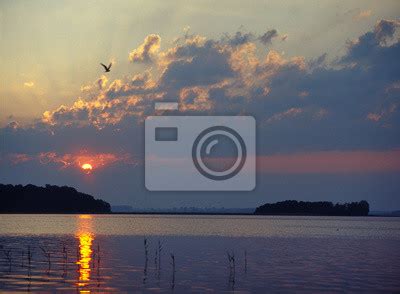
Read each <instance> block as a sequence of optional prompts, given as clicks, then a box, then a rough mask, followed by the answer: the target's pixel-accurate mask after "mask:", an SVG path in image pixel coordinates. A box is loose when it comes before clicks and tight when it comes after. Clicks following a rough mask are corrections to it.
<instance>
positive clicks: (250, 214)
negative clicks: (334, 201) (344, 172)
mask: <svg viewBox="0 0 400 294" xmlns="http://www.w3.org/2000/svg"><path fill="white" fill-rule="evenodd" d="M7 214H12V215H16V214H23V215H28V214H32V215H49V214H55V215H84V214H90V215H196V216H201V215H208V216H210V215H214V216H218V215H221V216H256V217H268V216H313V217H314V216H315V217H400V215H398V214H389V213H388V214H370V215H365V216H355V215H347V216H340V215H316V214H312V215H311V214H268V215H265V214H264V215H260V214H253V213H217V212H146V211H145V212H106V213H101V212H99V213H77V212H65V213H23V212H8V213H0V215H7Z"/></svg>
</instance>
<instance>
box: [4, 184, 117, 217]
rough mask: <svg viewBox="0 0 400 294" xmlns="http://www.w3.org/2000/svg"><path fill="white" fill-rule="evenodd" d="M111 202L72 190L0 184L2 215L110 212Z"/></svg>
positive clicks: (49, 186) (57, 187)
mask: <svg viewBox="0 0 400 294" xmlns="http://www.w3.org/2000/svg"><path fill="white" fill-rule="evenodd" d="M110 212H111V206H110V204H109V203H107V202H105V201H103V200H100V199H95V198H94V197H93V196H91V195H88V194H85V193H81V192H78V191H77V190H76V189H75V188H72V187H67V186H63V187H59V186H53V185H46V186H45V187H38V186H35V185H31V184H29V185H26V186H23V185H15V186H14V185H3V184H0V213H110Z"/></svg>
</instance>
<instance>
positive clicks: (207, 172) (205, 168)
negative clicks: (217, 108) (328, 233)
mask: <svg viewBox="0 0 400 294" xmlns="http://www.w3.org/2000/svg"><path fill="white" fill-rule="evenodd" d="M221 142H224V143H227V145H228V146H225V148H226V149H230V150H234V153H235V156H234V157H235V158H233V159H232V158H226V157H225V158H216V159H217V161H219V162H223V161H226V162H228V165H227V166H225V167H224V168H223V169H222V170H221V169H220V168H216V167H215V166H214V167H213V166H212V164H211V165H210V164H209V163H207V161H206V160H205V158H204V155H209V154H210V153H211V150H212V149H213V148H215V147H214V146H216V145H218V144H220V143H221ZM229 145H230V146H229ZM192 159H193V163H194V165H195V167H196V168H197V170H198V171H199V172H200V173H201V174H202V175H203V176H205V177H207V178H209V179H212V180H218V181H220V180H227V179H230V178H232V177H234V176H235V175H236V174H237V173H238V172H239V171H240V170H241V169H242V167H243V165H244V163H245V162H246V145H245V143H244V141H243V139H242V137H241V136H240V135H239V134H238V133H237V132H236V131H235V130H233V129H231V128H228V127H225V126H215V127H211V128H208V129H206V130H204V131H202V132H201V133H200V134H199V135H198V136H197V138H196V140H195V141H194V143H193V148H192Z"/></svg>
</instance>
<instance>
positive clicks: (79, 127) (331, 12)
mask: <svg viewBox="0 0 400 294" xmlns="http://www.w3.org/2000/svg"><path fill="white" fill-rule="evenodd" d="M81 2H82V1H1V2H0V11H1V13H0V41H1V46H0V56H1V68H0V80H1V87H0V99H1V101H0V103H1V104H0V109H1V111H0V136H1V149H0V182H1V183H5V184H7V183H11V184H28V183H32V184H36V185H44V184H47V183H49V184H56V185H68V186H73V187H76V188H77V189H78V190H80V191H82V192H86V193H90V194H92V195H94V196H96V197H99V198H102V199H104V200H106V201H108V202H110V203H111V204H114V205H115V204H128V205H132V206H133V207H140V208H142V207H143V208H164V207H180V206H197V207H209V206H217V207H220V206H224V207H255V206H257V205H260V204H262V203H265V202H274V201H279V200H286V199H298V200H326V201H334V202H336V201H340V202H344V201H359V200H362V199H365V200H368V201H369V202H370V204H371V209H372V210H391V209H400V180H399V178H400V105H399V104H400V39H399V37H400V18H399V17H400V2H399V1H397V0H394V1H245V2H244V1H87V2H86V1H84V2H85V3H81ZM100 62H102V63H105V64H108V63H110V62H113V66H112V68H111V72H110V73H104V72H103V68H102V67H101V66H100V65H99V63H100ZM155 101H179V103H180V109H181V112H182V113H183V114H185V115H191V114H195V115H198V114H201V115H252V116H254V117H255V118H256V121H257V151H258V158H257V170H258V177H257V188H256V190H255V191H253V192H250V193H243V192H240V193H231V192H230V193H200V192H196V193H182V192H180V193H172V192H169V193H159V192H158V193H151V192H148V191H146V190H145V188H144V173H143V169H144V166H143V153H144V150H143V144H144V143H143V121H144V119H145V117H146V116H148V115H152V114H154V110H153V107H154V102H155Z"/></svg>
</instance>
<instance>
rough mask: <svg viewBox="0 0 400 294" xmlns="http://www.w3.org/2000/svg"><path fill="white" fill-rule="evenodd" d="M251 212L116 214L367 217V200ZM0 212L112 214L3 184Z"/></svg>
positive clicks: (66, 192) (69, 197)
mask: <svg viewBox="0 0 400 294" xmlns="http://www.w3.org/2000/svg"><path fill="white" fill-rule="evenodd" d="M248 210H249V209H242V210H241V209H237V210H234V209H230V210H224V209H222V210H220V211H213V212H210V211H207V210H202V209H195V210H189V211H187V210H184V211H179V210H178V211H177V210H172V211H171V210H164V211H162V210H157V211H130V212H128V211H126V212H114V213H128V214H129V213H132V214H142V213H143V214H256V215H305V216H306V215H310V216H312V215H320V216H324V215H325V216H367V215H368V214H369V204H368V202H367V201H365V200H362V201H360V202H351V203H343V204H340V203H336V204H333V203H332V202H328V201H318V202H305V201H296V200H286V201H281V202H276V203H266V204H264V205H261V206H259V207H257V208H256V209H255V210H254V211H251V210H250V211H248ZM0 213H113V212H112V210H111V206H110V204H109V203H107V202H105V201H104V200H101V199H95V198H94V197H93V196H91V195H88V194H85V193H81V192H78V191H77V190H76V189H75V188H72V187H67V186H62V187H59V186H53V185H46V186H45V187H38V186H35V185H32V184H29V185H26V186H23V185H4V184H0Z"/></svg>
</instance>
